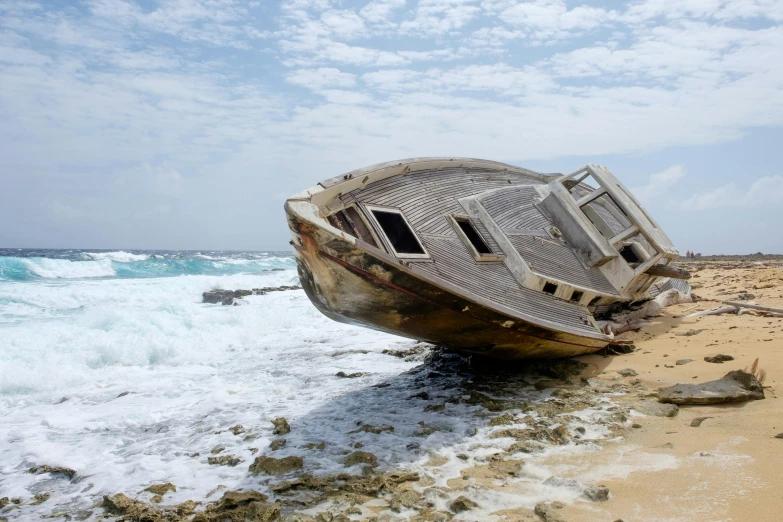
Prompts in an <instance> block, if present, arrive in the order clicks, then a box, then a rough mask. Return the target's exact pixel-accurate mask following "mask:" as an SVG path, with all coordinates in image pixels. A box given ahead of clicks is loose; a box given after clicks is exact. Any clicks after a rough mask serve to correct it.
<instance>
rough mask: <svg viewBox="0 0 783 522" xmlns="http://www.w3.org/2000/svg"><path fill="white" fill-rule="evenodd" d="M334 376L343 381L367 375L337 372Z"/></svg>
mask: <svg viewBox="0 0 783 522" xmlns="http://www.w3.org/2000/svg"><path fill="white" fill-rule="evenodd" d="M334 375H335V377H342V378H343V379H356V378H357V377H361V376H363V375H367V374H366V373H364V372H353V373H345V372H337V373H335V374H334Z"/></svg>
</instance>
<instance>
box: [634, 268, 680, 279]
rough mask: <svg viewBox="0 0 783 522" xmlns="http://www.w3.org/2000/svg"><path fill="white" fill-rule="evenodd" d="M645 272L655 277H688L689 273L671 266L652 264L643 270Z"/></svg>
mask: <svg viewBox="0 0 783 522" xmlns="http://www.w3.org/2000/svg"><path fill="white" fill-rule="evenodd" d="M644 273H645V274H647V275H651V276H657V277H670V278H672V279H690V278H691V273H690V272H688V271H687V270H683V269H681V268H675V267H673V266H664V265H653V266H651V267H650V268H648V269H647V270H645V271H644Z"/></svg>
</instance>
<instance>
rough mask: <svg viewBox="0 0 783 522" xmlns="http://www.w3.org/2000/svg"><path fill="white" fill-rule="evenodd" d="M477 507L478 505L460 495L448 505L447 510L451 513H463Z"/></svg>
mask: <svg viewBox="0 0 783 522" xmlns="http://www.w3.org/2000/svg"><path fill="white" fill-rule="evenodd" d="M477 507H479V505H478V504H477V503H476V502H473V501H472V500H470V499H469V498H468V497H466V496H464V495H460V496H459V497H457V498H456V499H454V500H452V501H451V502H450V503H449V509H450V510H451V511H452V512H453V513H462V512H463V511H470V510H471V509H475V508H477Z"/></svg>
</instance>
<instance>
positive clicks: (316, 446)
mask: <svg viewBox="0 0 783 522" xmlns="http://www.w3.org/2000/svg"><path fill="white" fill-rule="evenodd" d="M304 447H305V448H307V449H309V450H318V451H323V450H324V449H326V441H323V440H322V441H321V442H308V443H307V444H305V446H304Z"/></svg>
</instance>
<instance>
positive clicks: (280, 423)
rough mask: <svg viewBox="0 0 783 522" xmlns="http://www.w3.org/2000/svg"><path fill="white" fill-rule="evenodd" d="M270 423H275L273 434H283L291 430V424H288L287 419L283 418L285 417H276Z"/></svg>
mask: <svg viewBox="0 0 783 522" xmlns="http://www.w3.org/2000/svg"><path fill="white" fill-rule="evenodd" d="M272 424H274V425H275V430H274V434H275V435H285V434H286V433H290V432H291V426H289V425H288V421H287V420H285V417H278V418H276V419H275V420H273V421H272Z"/></svg>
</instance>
